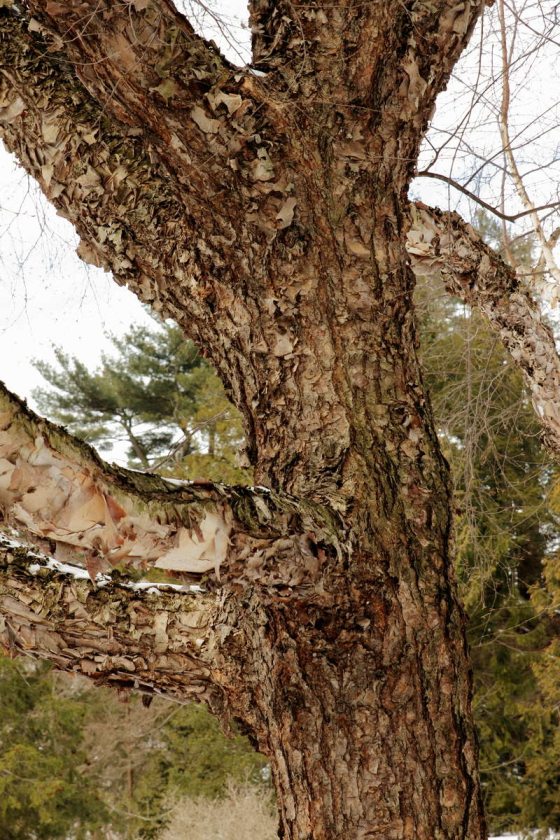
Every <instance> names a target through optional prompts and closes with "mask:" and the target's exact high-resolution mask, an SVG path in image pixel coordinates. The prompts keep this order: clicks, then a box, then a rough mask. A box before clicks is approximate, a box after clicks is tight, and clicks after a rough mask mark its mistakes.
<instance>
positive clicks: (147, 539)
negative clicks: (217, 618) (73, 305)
mask: <svg viewBox="0 0 560 840" xmlns="http://www.w3.org/2000/svg"><path fill="white" fill-rule="evenodd" d="M0 511H1V512H2V514H3V516H4V519H5V521H6V523H7V524H9V525H13V526H15V527H16V528H17V529H18V531H22V529H23V530H25V532H26V534H27V535H28V537H29V538H35V539H36V540H38V544H39V545H44V544H45V542H46V544H48V545H54V556H55V557H56V558H58V559H61V560H64V561H65V560H68V559H71V560H72V562H78V563H81V564H82V565H83V566H84V567H85V568H87V569H88V571H89V572H90V575H91V577H92V579H94V578H95V576H96V574H97V573H98V572H103V571H107V570H108V569H111V568H115V567H116V568H119V569H123V570H125V569H126V570H134V571H140V572H145V571H147V570H149V569H150V568H159V569H164V570H169V571H171V572H178V573H181V574H182V575H183V576H184V577H188V576H189V575H190V576H192V577H194V578H196V579H200V577H201V576H202V575H204V574H205V573H208V572H213V577H215V578H217V580H222V581H223V580H225V579H227V580H229V581H230V582H237V583H239V584H242V583H243V582H244V581H245V582H248V583H251V584H254V585H261V586H262V587H263V589H267V588H269V589H270V593H271V597H275V596H278V597H281V595H282V593H283V592H290V591H291V588H293V587H301V589H302V591H303V590H305V589H308V590H312V589H314V588H316V586H317V584H318V581H319V580H320V569H321V566H322V565H326V560H327V558H328V556H329V554H330V555H334V556H336V554H337V553H339V552H340V545H339V542H338V540H339V535H338V528H337V523H336V521H335V520H334V519H333V517H332V515H330V514H329V513H328V511H326V510H324V509H321V507H320V506H318V505H312V504H306V503H303V502H300V501H298V500H297V499H293V498H290V497H288V496H284V497H282V496H279V495H278V494H272V493H271V492H270V491H268V490H266V489H260V490H259V489H254V488H246V487H232V488H230V487H226V486H225V485H212V484H210V483H208V484H207V483H202V484H200V483H199V484H197V483H191V482H183V481H180V482H173V481H168V480H166V479H164V478H161V477H159V476H155V475H145V474H144V473H138V472H135V471H131V470H125V469H122V468H119V467H115V466H108V465H107V464H104V463H103V461H101V459H100V458H99V456H98V455H97V454H96V453H95V452H94V450H92V449H91V447H89V446H88V445H87V444H85V443H83V442H82V441H79V440H77V439H76V438H74V437H72V435H70V434H68V433H67V432H66V431H65V430H64V429H63V428H62V427H58V426H55V425H53V424H52V423H49V422H48V421H47V420H44V419H42V418H39V417H37V416H36V415H35V414H34V413H33V412H32V411H31V410H30V409H28V408H27V407H26V406H25V404H24V403H22V402H21V400H19V399H18V398H17V397H15V396H14V395H13V394H10V392H9V391H8V390H7V389H6V388H5V387H4V386H3V385H2V384H0ZM272 593H274V595H273V594H272Z"/></svg>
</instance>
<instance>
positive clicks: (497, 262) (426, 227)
mask: <svg viewBox="0 0 560 840" xmlns="http://www.w3.org/2000/svg"><path fill="white" fill-rule="evenodd" d="M411 212H412V227H411V229H410V232H409V234H408V244H407V249H408V253H409V254H410V257H411V261H412V267H413V269H414V271H415V272H416V273H417V274H421V275H425V274H429V273H431V272H433V271H434V270H436V271H440V272H441V274H442V277H443V279H444V282H445V285H446V288H447V290H448V291H449V292H450V293H451V294H453V295H456V296H457V297H458V298H459V299H460V300H462V301H463V302H464V303H467V304H469V305H470V306H472V307H473V308H475V309H478V310H479V311H480V312H482V314H483V315H484V316H485V317H486V318H487V320H488V321H489V322H490V324H491V325H492V327H493V328H494V330H495V331H496V333H497V334H498V335H499V336H500V338H501V339H502V341H503V343H504V345H505V347H506V349H507V350H508V351H509V352H510V354H511V357H512V359H513V360H514V362H515V363H516V364H517V365H518V366H519V367H520V368H521V370H522V371H523V373H524V375H525V381H526V382H527V385H528V387H529V390H530V393H531V397H532V400H533V405H534V407H535V411H536V412H537V415H538V416H539V419H540V421H541V423H542V425H543V428H544V430H545V439H546V442H547V444H548V445H549V446H550V447H551V448H552V449H553V450H554V451H555V453H556V454H557V455H558V454H560V357H559V355H558V351H557V349H556V344H555V341H554V336H553V334H552V330H551V329H550V327H549V326H548V324H546V322H545V321H544V318H543V316H542V313H541V311H540V309H539V307H538V306H537V304H536V302H535V301H534V300H533V298H532V297H531V295H530V294H529V292H528V291H527V290H526V289H525V288H524V287H523V284H522V281H521V280H520V279H519V278H518V277H517V276H516V274H515V271H514V270H513V269H512V268H510V266H508V265H506V263H505V262H504V261H503V260H502V259H501V257H499V256H498V255H497V254H496V253H495V252H494V251H493V250H492V249H491V248H489V247H488V246H487V245H486V244H485V243H484V242H483V241H482V239H481V238H480V236H479V235H478V234H477V233H476V231H475V230H474V229H473V228H472V227H471V226H470V225H469V224H467V223H466V222H464V221H463V219H461V217H460V216H459V215H458V214H457V213H445V212H442V211H441V210H437V209H435V210H434V209H432V208H430V207H427V206H426V205H425V204H422V203H421V202H416V204H413V205H412V207H411Z"/></svg>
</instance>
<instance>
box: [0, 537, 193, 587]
mask: <svg viewBox="0 0 560 840" xmlns="http://www.w3.org/2000/svg"><path fill="white" fill-rule="evenodd" d="M0 544H2V545H3V546H4V547H5V548H24V549H25V550H26V551H27V553H28V554H29V556H30V557H36V558H37V560H38V561H39V562H37V563H32V564H31V565H30V566H29V567H28V569H29V572H30V573H31V574H32V575H38V574H39V572H40V571H41V569H45V568H46V569H52V570H53V571H55V572H59V573H60V574H62V575H71V576H72V577H73V578H75V579H76V580H90V579H91V578H90V576H89V573H88V571H87V569H84V567H83V566H73V565H71V564H70V563H61V562H60V560H55V558H54V557H48V556H47V555H46V554H41V553H40V552H37V551H33V550H32V549H30V548H29V547H28V546H27V545H26V544H25V543H23V542H20V540H17V539H14V538H13V537H12V538H8V537H5V536H3V535H0ZM110 583H112V578H111V577H110V576H109V575H102V574H97V575H96V576H95V586H96V587H97V588H98V589H101V588H102V587H104V586H108V585H109V584H110ZM119 586H122V587H123V588H124V589H133V590H135V591H137V592H149V593H150V594H160V593H161V592H168V591H172V592H193V593H194V592H204V588H203V587H202V586H198V584H188V585H186V584H182V583H154V582H152V581H149V580H138V581H128V582H124V581H123V582H121V581H119Z"/></svg>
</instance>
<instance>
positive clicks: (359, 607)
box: [0, 0, 560, 840]
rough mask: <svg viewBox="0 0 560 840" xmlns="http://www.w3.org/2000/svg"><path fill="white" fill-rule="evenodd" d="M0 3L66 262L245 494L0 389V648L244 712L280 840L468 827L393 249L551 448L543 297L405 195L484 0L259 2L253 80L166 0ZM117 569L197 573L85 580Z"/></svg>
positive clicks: (411, 345)
mask: <svg viewBox="0 0 560 840" xmlns="http://www.w3.org/2000/svg"><path fill="white" fill-rule="evenodd" d="M0 5H1V6H2V8H1V9H0V49H1V56H2V57H1V64H0V69H1V74H0V129H1V132H2V136H3V139H4V142H5V143H6V145H7V147H8V148H9V149H10V150H12V151H14V152H15V153H16V155H17V156H18V158H19V160H20V161H21V163H22V165H23V166H24V167H25V168H26V169H27V171H28V172H29V173H30V174H31V175H33V176H34V177H35V178H37V180H38V181H39V183H40V184H41V186H42V188H43V190H44V192H45V194H46V195H47V197H48V198H49V199H50V200H51V201H52V202H53V203H54V204H55V206H56V207H57V209H58V212H59V213H60V214H62V215H64V216H65V217H67V218H68V219H69V220H70V221H71V222H72V223H73V224H74V225H75V227H76V229H77V231H78V233H79V235H80V237H81V245H80V248H79V253H80V255H81V256H82V258H83V259H84V260H86V261H89V262H92V263H94V264H97V265H101V266H103V267H105V268H106V269H108V270H111V271H112V272H113V274H114V277H115V279H116V280H117V282H119V283H123V284H128V286H129V287H130V288H131V289H133V290H134V291H135V292H136V293H137V294H138V296H139V297H140V298H141V299H142V300H144V301H147V302H149V303H150V304H151V305H152V306H153V307H154V308H155V309H156V310H158V311H160V312H162V313H163V314H164V315H166V316H169V317H173V318H175V319H176V320H177V322H178V323H179V324H180V325H181V327H182V328H183V329H184V331H185V333H186V334H188V335H189V336H190V337H192V338H193V339H194V340H195V341H197V342H198V343H199V345H200V346H201V347H203V348H205V352H207V354H208V355H209V357H210V358H211V359H212V361H213V362H214V364H215V365H216V367H217V369H218V371H219V373H220V375H221V377H222V379H223V380H224V382H225V384H226V386H227V388H228V390H229V393H230V395H231V396H232V399H233V401H234V402H235V404H236V405H237V406H238V408H239V409H240V411H241V413H242V415H243V418H244V423H245V430H246V435H247V440H248V457H249V460H250V462H251V464H252V465H253V467H254V469H255V473H256V480H257V482H258V485H259V486H257V487H255V488H249V489H248V488H234V487H225V486H222V485H209V484H208V485H197V484H194V485H190V484H186V483H185V484H171V483H169V482H167V481H165V480H164V479H161V478H159V477H153V476H148V475H142V474H138V473H134V472H127V471H125V470H121V469H117V468H114V467H109V466H107V465H105V464H104V463H102V462H101V461H100V460H99V458H98V457H97V456H96V455H95V454H94V453H93V452H92V451H91V450H90V449H89V448H88V447H87V446H85V445H84V444H81V443H79V442H77V441H75V440H73V439H72V438H71V437H70V436H69V435H67V434H66V433H64V432H63V431H62V430H60V429H58V428H56V427H54V426H53V425H51V424H49V423H48V422H47V421H45V420H41V419H40V418H37V417H36V416H35V415H34V414H33V413H32V412H30V411H29V410H28V409H27V408H26V407H25V405H24V404H23V403H22V402H21V401H19V400H18V399H17V398H15V397H14V396H13V395H11V394H9V393H8V392H7V391H6V390H2V391H1V392H0V394H1V395H0V430H1V431H0V504H1V506H2V510H3V513H4V517H5V520H6V522H7V523H8V524H9V525H11V526H14V527H16V528H17V530H18V532H19V533H20V534H23V535H24V543H25V545H23V546H21V545H20V546H18V545H16V544H15V543H14V542H10V541H7V540H4V541H3V542H2V544H1V549H0V556H1V559H0V569H1V571H0V575H1V577H0V581H1V587H0V610H1V615H2V617H3V618H2V638H3V640H4V643H5V645H6V646H7V647H8V649H10V650H13V651H14V652H17V651H21V650H25V651H27V652H29V653H32V654H34V655H37V656H43V657H48V658H50V659H52V660H53V661H54V662H56V664H57V665H58V666H59V667H61V668H63V669H67V670H75V671H80V672H82V673H85V674H88V675H89V676H92V677H93V678H94V679H96V680H97V681H98V682H106V683H110V684H115V685H121V686H130V687H135V688H138V689H139V690H142V691H144V692H148V693H149V692H152V693H153V692H155V693H174V694H176V695H178V696H181V697H186V696H196V697H198V698H200V699H203V700H205V701H206V702H207V703H208V704H209V705H210V707H211V709H212V710H213V711H214V712H215V713H216V714H217V715H219V716H220V718H221V720H222V721H223V722H224V724H225V725H227V722H228V721H229V720H232V719H235V720H236V721H238V722H240V723H241V724H242V726H243V727H244V729H245V730H246V731H247V732H248V733H249V734H250V736H251V737H252V739H253V741H254V743H255V745H257V746H258V748H259V749H260V750H261V751H262V752H263V753H265V754H266V755H267V756H268V757H269V759H270V762H271V766H272V770H273V774H274V780H275V784H276V790H277V794H278V803H279V808H280V819H281V836H283V837H285V838H298V840H303V838H315V840H321V839H322V838H342V837H344V838H366V837H368V838H379V840H381V838H383V839H384V840H385V839H386V838H387V839H388V838H395V839H396V838H411V839H412V838H415V840H435V839H436V838H441V840H443V838H445V840H452V839H453V840H459V838H462V839H463V840H480V838H483V837H485V826H484V818H483V813H482V805H481V795H480V786H479V781H478V775H477V768H476V752H477V750H476V744H475V738H474V733H473V724H472V716H471V710H470V693H471V680H470V674H469V664H468V657H467V652H466V645H465V635H464V624H465V621H464V615H463V612H462V610H461V607H460V604H459V603H458V600H457V596H456V588H455V579H454V575H453V571H452V565H451V561H452V540H451V492H450V482H449V477H448V469H447V465H446V463H445V460H444V459H443V457H442V455H441V452H440V449H439V445H438V441H437V437H436V434H435V430H434V426H433V421H432V415H431V411H430V406H429V402H428V400H427V398H426V394H425V392H424V388H423V384H422V376H421V372H420V369H419V364H418V361H417V357H416V343H417V341H416V332H415V325H414V317H413V310H412V301H411V296H412V291H413V285H414V278H413V273H412V271H411V262H412V264H413V266H415V267H417V268H418V269H419V270H420V271H422V273H424V274H425V273H426V271H427V270H434V271H435V270H438V271H441V272H442V273H443V275H444V277H445V280H446V283H447V286H448V288H449V290H450V291H452V292H453V293H454V294H456V295H458V296H459V297H461V298H462V299H463V300H465V301H467V302H468V303H470V305H472V306H473V307H477V308H479V309H480V310H482V311H483V312H484V314H485V315H486V316H487V317H488V319H489V320H490V322H491V323H492V324H493V326H494V327H495V329H496V330H497V332H498V333H499V335H500V336H501V337H502V339H503V340H504V342H505V344H506V346H507V347H508V349H509V350H510V351H511V354H512V356H513V358H514V359H515V360H516V362H517V363H518V364H519V365H520V366H521V368H522V369H523V370H524V372H525V375H526V378H527V382H528V385H529V388H530V390H531V393H532V396H533V401H534V403H535V406H536V409H537V411H538V413H539V415H540V416H541V418H542V421H543V425H544V427H545V430H546V434H547V436H548V439H549V442H550V443H551V445H552V446H553V447H555V448H558V446H559V445H560V419H559V416H558V412H559V406H558V400H557V395H558V387H559V384H560V361H559V359H558V356H557V354H556V350H555V347H554V342H553V339H552V336H551V333H550V331H549V330H548V328H547V327H546V325H545V324H543V322H542V319H541V317H540V313H539V311H538V309H537V308H536V305H535V304H534V303H533V301H532V300H531V299H530V298H529V297H528V295H527V293H526V292H525V291H524V289H523V287H522V286H521V285H520V283H519V280H518V279H517V277H516V276H515V274H514V273H513V272H512V271H511V270H510V269H508V268H507V267H506V266H505V264H504V263H503V262H502V261H501V259H500V258H499V257H497V256H496V255H495V254H494V253H493V252H492V251H491V250H490V249H489V248H487V247H486V246H484V244H483V243H482V242H481V240H480V239H479V237H478V236H477V235H476V234H475V233H474V231H473V230H472V229H471V228H470V227H469V226H468V225H466V224H465V223H464V222H463V221H462V220H461V219H460V218H459V217H458V216H457V215H455V214H446V213H440V212H439V211H435V210H431V209H430V208H428V207H425V206H424V205H416V206H415V205H410V204H409V202H408V200H407V197H406V195H407V188H408V185H409V182H410V180H411V178H412V176H413V174H414V170H415V162H416V160H417V156H418V150H419V145H420V143H421V141H422V138H423V135H424V132H425V130H426V127H427V125H428V122H429V119H430V116H431V115H432V112H433V109H434V104H435V100H436V97H437V95H438V93H439V92H440V91H441V90H442V89H443V88H444V86H445V85H446V83H447V81H448V78H449V74H450V73H451V71H452V69H453V66H454V64H455V62H456V61H457V59H458V57H459V55H460V54H461V52H462V50H463V48H464V47H465V45H466V44H467V42H468V39H469V37H470V34H471V32H472V30H473V27H474V25H475V23H476V21H477V19H478V18H479V17H480V15H481V14H482V12H483V8H484V2H482V0H465V2H461V3H457V2H455V0H434V2H432V3H430V4H428V3H424V2H420V0H413V2H407V3H396V2H395V3H391V4H385V5H383V4H377V3H353V2H346V0H341V2H340V3H337V4H333V3H317V4H308V3H304V4H294V3H291V2H287V0H277V2H274V3H272V2H270V0H251V2H250V4H249V5H250V15H251V27H252V32H253V57H252V61H253V63H252V64H251V65H248V66H246V67H244V68H238V67H234V66H232V65H231V64H230V63H228V61H226V60H225V59H224V58H223V57H222V56H221V55H220V54H219V52H218V50H217V48H216V47H215V45H213V44H212V43H207V42H205V41H204V40H203V39H202V38H200V37H198V36H197V35H196V34H195V32H194V30H193V28H192V26H191V25H190V24H189V22H188V21H187V20H186V19H185V17H183V16H182V15H181V14H179V13H178V12H177V11H176V10H175V8H174V7H173V5H172V3H171V2H170V0H123V2H119V3H113V2H109V0H96V2H91V1H90V0H81V2H78V0H76V2H64V3H62V2H58V1H57V0H25V1H24V2H12V0H2V2H1V3H0ZM33 546H35V548H33ZM37 549H40V552H39V553H37ZM49 554H51V555H54V557H55V558H58V559H53V558H52V557H49V556H48V555H49ZM70 562H71V563H72V564H73V565H69V563H70ZM76 564H77V565H76ZM107 564H109V565H112V566H118V567H119V569H121V571H122V570H126V569H130V570H139V571H140V572H142V571H143V570H145V569H147V568H149V567H153V566H155V567H158V568H163V569H168V570H172V571H174V572H180V573H182V574H183V575H185V576H186V577H187V578H188V577H191V578H194V579H196V580H197V581H201V582H202V584H203V585H202V587H197V586H195V587H188V586H183V587H179V589H173V588H169V587H168V589H167V591H165V589H162V588H159V589H157V590H156V591H152V590H153V587H152V588H151V589H150V587H147V586H145V585H142V584H138V583H136V584H135V583H132V582H130V581H127V580H126V579H124V578H123V577H122V575H121V576H120V577H118V578H117V579H115V578H114V577H105V578H96V580H97V586H95V587H94V586H92V584H91V582H90V581H88V580H87V579H85V578H87V573H86V572H85V571H84V572H81V571H80V569H79V568H78V566H79V565H82V566H84V565H85V566H87V568H88V571H89V574H90V576H91V577H95V576H96V572H97V571H98V570H99V569H101V568H103V567H106V566H107ZM72 572H73V574H72ZM82 578H84V579H82Z"/></svg>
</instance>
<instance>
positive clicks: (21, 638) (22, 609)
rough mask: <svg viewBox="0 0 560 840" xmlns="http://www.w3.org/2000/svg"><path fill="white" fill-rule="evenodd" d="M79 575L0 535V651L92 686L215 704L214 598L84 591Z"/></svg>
mask: <svg viewBox="0 0 560 840" xmlns="http://www.w3.org/2000/svg"><path fill="white" fill-rule="evenodd" d="M80 572H82V575H83V570H82V569H80V568H79V567H74V568H72V567H70V566H66V565H62V564H58V563H57V562H56V561H55V560H53V559H52V558H49V557H47V556H45V555H43V554H39V553H37V552H34V551H33V550H31V549H29V548H28V547H26V546H23V545H19V544H18V543H16V542H14V541H13V540H10V539H7V538H6V537H4V536H2V535H0V647H2V648H4V650H5V652H7V653H8V654H10V655H21V654H24V655H31V656H34V657H38V658H41V659H48V660H49V661H51V662H53V663H54V665H55V666H56V667H58V668H60V669H61V670H64V671H73V672H76V673H81V674H84V675H86V676H88V677H91V678H93V679H94V680H95V681H96V682H98V683H105V684H109V685H113V686H117V687H125V688H135V689H137V690H140V691H142V692H147V693H165V694H169V695H171V696H173V695H176V696H177V697H180V698H181V699H185V697H189V696H192V697H195V698H197V699H204V700H206V701H207V702H209V703H210V704H211V705H214V706H215V705H216V704H219V703H220V693H219V690H217V689H216V687H215V686H214V685H213V683H212V661H213V658H214V657H215V653H216V648H217V646H218V645H219V640H220V638H221V637H223V635H224V631H225V628H224V627H223V626H221V624H220V619H219V614H220V603H221V598H220V596H219V595H216V594H211V593H203V592H202V591H200V590H199V591H194V590H195V589H197V588H196V587H168V588H165V587H161V588H157V587H156V586H154V585H152V586H150V588H149V589H146V588H143V587H141V586H140V585H138V584H132V585H131V584H128V585H127V584H123V583H119V582H118V581H117V580H111V582H110V584H109V585H101V586H98V587H97V588H94V587H93V586H92V584H91V582H90V581H89V580H87V579H84V578H83V576H81V575H80ZM85 577H86V578H87V575H86V576H85ZM177 589H179V590H182V591H177ZM184 590H188V591H184Z"/></svg>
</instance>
